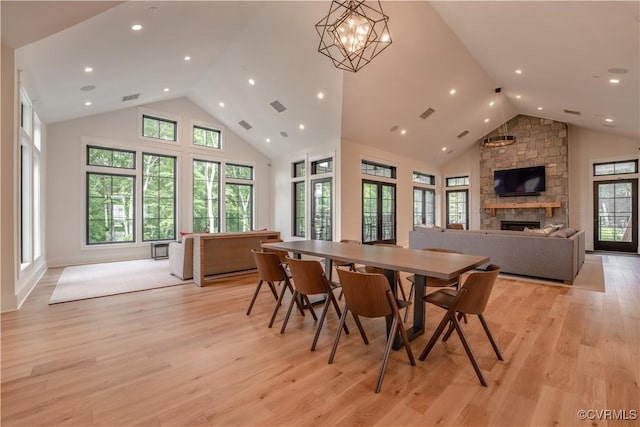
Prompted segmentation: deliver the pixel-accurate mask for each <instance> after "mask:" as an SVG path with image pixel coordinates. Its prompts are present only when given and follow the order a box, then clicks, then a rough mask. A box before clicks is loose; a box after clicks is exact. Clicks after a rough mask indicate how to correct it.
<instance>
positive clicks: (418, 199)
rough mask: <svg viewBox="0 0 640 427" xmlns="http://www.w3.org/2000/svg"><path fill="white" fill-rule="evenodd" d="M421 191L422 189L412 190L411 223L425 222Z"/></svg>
mask: <svg viewBox="0 0 640 427" xmlns="http://www.w3.org/2000/svg"><path fill="white" fill-rule="evenodd" d="M423 193H424V191H423V190H418V189H414V190H413V225H418V224H424V223H425V217H424V198H423Z"/></svg>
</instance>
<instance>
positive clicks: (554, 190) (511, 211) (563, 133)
mask: <svg viewBox="0 0 640 427" xmlns="http://www.w3.org/2000/svg"><path fill="white" fill-rule="evenodd" d="M501 128H502V127H500V128H499V129H496V130H495V131H493V132H491V133H490V134H488V135H487V136H488V137H491V136H497V135H499V134H501ZM507 128H508V130H509V134H510V135H514V136H515V137H516V142H515V144H512V145H508V146H505V147H495V148H491V147H482V146H481V147H480V202H481V204H482V206H484V205H485V204H509V205H510V206H514V208H499V209H492V210H489V209H484V208H483V209H481V213H480V228H481V229H483V230H499V229H501V221H515V222H529V221H530V222H534V223H539V224H540V225H539V226H544V224H547V223H554V224H567V222H568V214H567V206H568V200H569V179H568V136H567V124H566V123H563V122H556V121H554V120H550V119H541V118H538V117H531V116H525V115H518V116H516V117H514V118H513V119H511V120H509V121H508V122H507ZM541 165H544V166H545V176H546V190H545V191H544V192H542V193H540V195H537V196H510V197H499V196H498V195H497V194H496V193H495V191H494V189H493V171H494V170H497V169H513V168H522V167H530V166H541ZM549 202H557V203H559V204H560V207H555V208H553V209H550V210H545V209H540V208H524V207H522V206H518V205H522V204H525V203H528V204H529V203H549ZM548 213H550V214H551V216H547V215H548ZM529 228H532V227H529Z"/></svg>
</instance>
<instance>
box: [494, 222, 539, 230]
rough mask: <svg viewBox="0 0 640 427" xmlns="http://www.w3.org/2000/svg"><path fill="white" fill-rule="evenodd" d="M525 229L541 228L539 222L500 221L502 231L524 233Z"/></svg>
mask: <svg viewBox="0 0 640 427" xmlns="http://www.w3.org/2000/svg"><path fill="white" fill-rule="evenodd" d="M525 227H528V228H540V222H539V221H500V230H511V231H523V230H524V228H525Z"/></svg>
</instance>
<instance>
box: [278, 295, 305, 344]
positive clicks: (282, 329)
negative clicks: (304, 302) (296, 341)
mask: <svg viewBox="0 0 640 427" xmlns="http://www.w3.org/2000/svg"><path fill="white" fill-rule="evenodd" d="M298 295H300V293H299V292H298V291H297V290H296V291H294V292H293V298H291V302H290V303H289V308H288V309H287V315H286V316H285V317H284V322H282V328H280V333H281V334H284V330H285V329H287V323H288V322H289V317H290V316H291V310H293V304H295V299H296V298H298Z"/></svg>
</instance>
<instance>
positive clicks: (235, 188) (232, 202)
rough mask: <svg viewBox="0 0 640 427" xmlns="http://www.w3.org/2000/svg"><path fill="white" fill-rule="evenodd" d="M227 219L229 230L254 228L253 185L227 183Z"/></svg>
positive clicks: (237, 230)
mask: <svg viewBox="0 0 640 427" xmlns="http://www.w3.org/2000/svg"><path fill="white" fill-rule="evenodd" d="M225 219H226V227H227V231H228V232H239V231H249V230H251V229H252V228H253V186H252V185H248V184H227V186H226V192H225Z"/></svg>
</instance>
